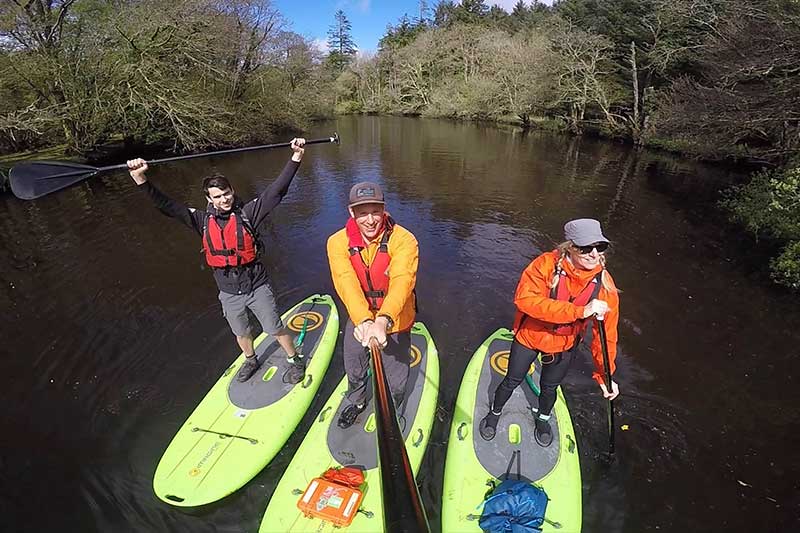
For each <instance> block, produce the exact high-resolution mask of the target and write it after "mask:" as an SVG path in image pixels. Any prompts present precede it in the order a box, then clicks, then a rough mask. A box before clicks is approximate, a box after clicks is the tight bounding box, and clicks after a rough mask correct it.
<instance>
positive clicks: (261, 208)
mask: <svg viewBox="0 0 800 533" xmlns="http://www.w3.org/2000/svg"><path fill="white" fill-rule="evenodd" d="M305 144H306V140H305V139H303V138H302V137H297V138H294V139H292V142H291V146H290V148H291V149H292V152H293V153H292V157H291V159H289V161H288V162H287V163H286V166H285V167H283V171H282V172H281V173H280V175H279V176H278V178H277V179H276V180H275V181H273V182H272V183H270V185H269V187H267V188H266V189H264V192H262V193H261V194H260V195H259V196H258V198H255V199H254V200H252V201H250V202H248V203H247V204H245V206H244V208H243V209H244V211H245V214H246V215H247V216H248V217H250V220H251V222H252V223H253V226H255V227H258V226H259V225H260V224H261V223H262V222H263V221H264V219H265V218H266V216H267V215H268V214H269V212H270V211H272V210H273V209H274V208H275V206H276V205H278V204H279V203H281V200H283V197H284V196H286V193H287V192H289V185H291V183H292V179H293V178H294V175H295V174H296V173H297V169H298V168H300V161H301V160H302V159H303V154H304V153H305V148H304V146H305Z"/></svg>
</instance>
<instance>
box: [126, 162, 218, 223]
mask: <svg viewBox="0 0 800 533" xmlns="http://www.w3.org/2000/svg"><path fill="white" fill-rule="evenodd" d="M147 169H148V166H147V161H145V160H144V159H141V158H138V159H131V160H130V161H128V172H130V175H131V178H133V181H134V182H136V185H138V186H139V188H141V189H143V190H144V191H145V192H146V193H147V195H148V196H150V199H151V200H152V201H153V203H154V204H155V206H156V207H157V208H158V210H159V211H161V212H162V213H164V214H165V215H167V216H168V217H172V218H175V219H177V220H179V221H181V222H183V223H184V224H185V225H187V226H188V227H190V228H192V229H193V230H195V231H196V232H197V233H202V232H203V213H204V212H202V211H197V210H196V209H192V208H190V207H187V206H185V205H183V204H182V203H180V202H178V201H177V200H173V199H172V198H170V197H169V196H167V195H166V194H164V193H163V192H161V191H160V190H158V189H157V188H156V186H155V185H153V184H152V183H150V181H148V179H147V175H146V174H145V173H146V172H147Z"/></svg>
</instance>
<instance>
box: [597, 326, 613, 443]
mask: <svg viewBox="0 0 800 533" xmlns="http://www.w3.org/2000/svg"><path fill="white" fill-rule="evenodd" d="M597 331H599V332H600V347H601V348H602V350H603V370H604V371H605V376H604V380H603V381H605V383H606V389H607V390H608V392H613V386H612V385H611V364H610V363H609V361H608V340H607V339H606V324H605V321H604V320H603V317H602V316H599V315H598V316H597ZM608 453H609V454H611V455H613V454H614V400H608Z"/></svg>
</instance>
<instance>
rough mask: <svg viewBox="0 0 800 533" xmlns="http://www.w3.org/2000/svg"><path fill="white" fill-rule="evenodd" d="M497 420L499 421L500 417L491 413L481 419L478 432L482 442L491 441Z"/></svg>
mask: <svg viewBox="0 0 800 533" xmlns="http://www.w3.org/2000/svg"><path fill="white" fill-rule="evenodd" d="M498 420H500V415H496V414H494V413H493V412H491V411H489V412H488V413H486V416H484V417H483V418H482V419H481V422H480V424H478V432H479V433H480V434H481V437H483V440H492V439H493V438H494V434H495V432H496V431H497V421H498Z"/></svg>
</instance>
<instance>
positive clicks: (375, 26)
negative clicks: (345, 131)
mask: <svg viewBox="0 0 800 533" xmlns="http://www.w3.org/2000/svg"><path fill="white" fill-rule="evenodd" d="M436 3H437V2H436V0H428V6H435V5H436ZM486 3H487V5H493V4H496V5H499V6H500V7H502V8H504V9H505V10H506V11H510V10H511V9H512V8H513V6H514V4H515V3H516V0H494V1H492V0H488V1H487V2H486ZM525 3H526V4H529V3H530V2H529V1H527V0H525ZM544 3H547V4H550V3H552V2H551V1H549V0H546V1H545V2H544ZM274 5H276V6H277V8H278V9H279V10H280V12H281V13H282V14H283V16H284V17H285V18H286V19H287V20H288V21H289V23H290V24H291V29H292V31H294V32H296V33H299V34H300V35H303V36H305V37H308V38H311V39H313V40H315V41H317V42H318V43H319V45H320V46H322V47H323V48H324V43H325V41H326V40H327V35H328V28H329V27H330V26H331V25H332V24H333V14H334V13H335V12H336V11H337V10H338V9H341V10H342V11H344V12H345V14H346V15H347V18H348V20H349V21H350V23H351V24H352V26H353V39H354V40H355V42H356V46H358V49H359V50H360V51H362V52H374V51H375V50H377V48H378V41H379V40H380V38H381V37H383V35H384V33H386V25H387V24H396V23H397V21H398V20H400V17H402V16H403V15H404V14H408V16H409V18H413V17H416V16H417V15H418V12H419V2H418V0H301V1H298V0H274Z"/></svg>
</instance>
